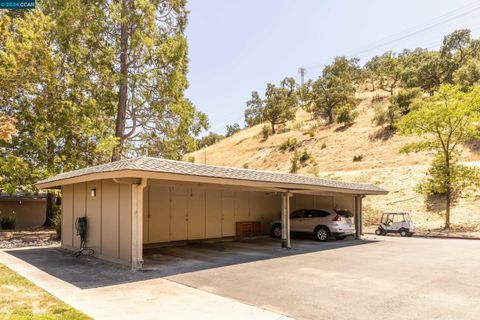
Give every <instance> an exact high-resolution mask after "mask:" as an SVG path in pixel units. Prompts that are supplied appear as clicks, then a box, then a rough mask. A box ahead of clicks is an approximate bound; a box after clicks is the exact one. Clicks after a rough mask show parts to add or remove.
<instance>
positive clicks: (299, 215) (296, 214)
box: [290, 210, 305, 219]
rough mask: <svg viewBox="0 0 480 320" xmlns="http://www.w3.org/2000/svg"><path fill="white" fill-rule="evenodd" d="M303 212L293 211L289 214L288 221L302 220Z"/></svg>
mask: <svg viewBox="0 0 480 320" xmlns="http://www.w3.org/2000/svg"><path fill="white" fill-rule="evenodd" d="M304 211H305V210H297V211H294V212H292V213H291V214H290V219H298V218H303V215H304Z"/></svg>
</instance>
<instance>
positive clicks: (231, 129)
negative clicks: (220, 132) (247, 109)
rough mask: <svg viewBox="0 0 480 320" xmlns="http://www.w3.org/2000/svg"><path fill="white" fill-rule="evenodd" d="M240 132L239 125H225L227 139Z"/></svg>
mask: <svg viewBox="0 0 480 320" xmlns="http://www.w3.org/2000/svg"><path fill="white" fill-rule="evenodd" d="M240 130H242V129H241V128H240V125H239V124H238V123H234V124H231V125H230V124H229V125H227V135H226V136H227V137H230V136H233V135H234V134H235V133H237V132H239V131H240Z"/></svg>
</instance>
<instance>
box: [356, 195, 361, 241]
mask: <svg viewBox="0 0 480 320" xmlns="http://www.w3.org/2000/svg"><path fill="white" fill-rule="evenodd" d="M362 225H363V221H362V196H355V239H362V234H363V230H362V229H363V228H362Z"/></svg>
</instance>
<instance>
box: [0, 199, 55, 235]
mask: <svg viewBox="0 0 480 320" xmlns="http://www.w3.org/2000/svg"><path fill="white" fill-rule="evenodd" d="M46 209H47V202H46V201H45V200H22V201H21V204H19V203H18V201H6V200H2V201H0V212H1V213H2V215H7V214H10V213H12V212H15V217H16V228H17V229H19V228H25V227H36V226H41V225H43V223H44V222H45V218H46Z"/></svg>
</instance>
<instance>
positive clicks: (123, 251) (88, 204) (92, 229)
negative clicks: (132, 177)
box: [62, 179, 131, 264]
mask: <svg viewBox="0 0 480 320" xmlns="http://www.w3.org/2000/svg"><path fill="white" fill-rule="evenodd" d="M93 189H95V196H93V195H92V190H93ZM62 196H63V198H62V246H63V247H65V248H67V249H71V250H78V249H79V248H80V237H79V236H78V235H77V234H76V230H75V221H76V219H77V218H78V217H84V216H86V217H87V243H86V245H87V246H88V247H90V248H92V249H94V250H95V256H98V257H100V258H103V259H106V260H110V261H113V262H117V263H122V264H130V259H131V254H130V253H131V185H129V184H118V183H115V182H114V181H113V180H110V179H106V180H98V181H92V182H87V183H77V184H72V185H66V186H63V187H62Z"/></svg>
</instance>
